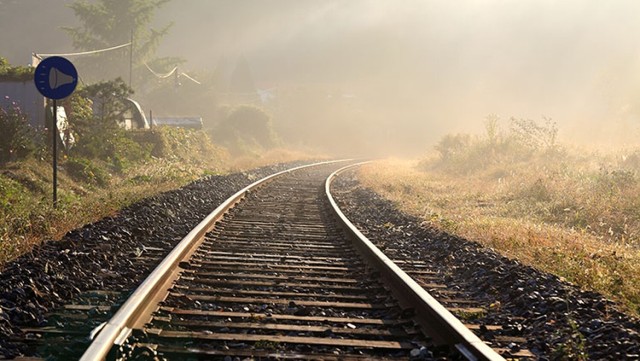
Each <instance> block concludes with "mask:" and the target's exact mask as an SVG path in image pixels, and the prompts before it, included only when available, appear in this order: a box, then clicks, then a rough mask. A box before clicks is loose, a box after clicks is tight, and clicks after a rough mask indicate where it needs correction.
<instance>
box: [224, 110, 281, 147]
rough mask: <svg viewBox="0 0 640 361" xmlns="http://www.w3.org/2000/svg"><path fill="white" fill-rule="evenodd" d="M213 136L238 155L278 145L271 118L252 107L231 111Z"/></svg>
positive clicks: (262, 111)
mask: <svg viewBox="0 0 640 361" xmlns="http://www.w3.org/2000/svg"><path fill="white" fill-rule="evenodd" d="M212 136H213V139H214V140H215V141H217V142H219V143H220V144H222V145H223V146H225V147H227V148H229V149H230V150H231V152H232V153H236V154H242V153H247V152H252V151H257V150H264V149H270V148H273V147H274V146H275V145H276V144H277V137H276V135H275V132H274V130H273V126H272V122H271V117H270V116H269V114H267V113H266V112H265V111H264V110H262V109H260V108H258V107H255V106H252V105H240V106H237V107H234V108H231V109H229V110H228V111H227V113H226V115H225V116H224V118H223V119H222V120H221V121H220V123H218V125H217V126H216V127H215V128H214V129H213V131H212Z"/></svg>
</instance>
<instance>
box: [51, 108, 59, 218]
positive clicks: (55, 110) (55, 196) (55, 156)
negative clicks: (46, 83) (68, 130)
mask: <svg viewBox="0 0 640 361" xmlns="http://www.w3.org/2000/svg"><path fill="white" fill-rule="evenodd" d="M51 129H53V131H52V134H53V138H52V139H53V208H54V209H55V208H58V101H57V100H56V99H53V126H52V127H51Z"/></svg>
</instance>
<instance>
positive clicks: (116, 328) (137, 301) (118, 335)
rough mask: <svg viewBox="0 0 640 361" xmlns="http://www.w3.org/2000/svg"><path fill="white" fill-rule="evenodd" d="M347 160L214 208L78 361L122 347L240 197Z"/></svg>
mask: <svg viewBox="0 0 640 361" xmlns="http://www.w3.org/2000/svg"><path fill="white" fill-rule="evenodd" d="M344 161H347V160H338V161H328V162H320V163H315V164H310V165H305V166H300V167H295V168H292V169H288V170H285V171H282V172H278V173H275V174H272V175H270V176H268V177H265V178H263V179H260V180H258V181H256V182H254V183H252V184H250V185H248V186H247V187H245V188H243V189H242V190H240V191H238V192H237V193H235V194H234V195H233V196H231V197H230V198H229V199H227V200H226V201H225V202H224V203H222V204H221V205H220V206H218V208H216V209H215V210H214V211H213V212H211V213H210V214H209V215H208V216H207V217H206V218H205V219H204V220H203V221H202V222H200V224H198V225H197V226H196V227H195V228H194V229H193V230H192V231H191V232H189V234H187V236H186V237H184V238H183V239H182V241H180V243H179V244H178V245H177V246H176V247H175V248H174V250H173V251H171V253H169V255H168V256H167V257H166V258H165V259H164V260H163V261H162V262H161V263H160V264H159V265H158V266H157V267H156V268H155V269H154V271H153V272H152V273H151V274H150V275H149V277H147V279H145V281H144V282H143V283H142V284H140V286H138V288H137V289H136V290H135V291H134V292H133V294H132V295H131V297H129V298H128V299H127V301H126V302H125V303H124V304H123V305H122V307H120V309H119V310H118V312H116V314H115V315H114V316H113V317H112V318H111V319H110V320H109V321H108V322H107V323H106V324H103V325H101V326H100V327H99V333H98V334H97V336H96V337H95V339H94V340H93V342H92V343H91V345H90V346H89V348H88V349H87V350H86V351H85V352H84V354H83V355H82V357H81V358H80V360H81V361H90V360H104V359H105V358H106V357H107V355H108V354H109V352H110V351H111V349H112V347H113V345H114V344H116V345H118V344H122V343H123V342H124V341H125V340H126V339H127V337H129V335H130V334H131V331H132V326H133V325H132V323H133V322H135V320H136V319H137V317H138V316H139V315H140V314H142V313H143V312H144V311H145V310H146V309H147V307H149V305H148V303H149V301H150V300H152V299H154V298H155V297H157V295H158V293H159V292H160V291H161V290H162V288H163V287H162V286H163V285H166V284H167V283H168V282H170V281H171V280H172V279H173V278H174V277H175V276H176V270H177V268H178V263H179V262H180V261H181V260H182V259H183V258H184V257H185V256H186V255H187V254H189V253H190V252H192V251H193V249H194V248H196V247H197V245H198V244H199V243H200V242H201V241H202V239H203V236H204V234H205V233H206V232H207V231H209V230H210V229H211V228H212V227H213V225H214V224H215V223H216V222H217V221H218V220H219V219H220V218H221V217H222V215H223V214H224V213H225V212H226V211H227V210H228V209H229V208H231V207H232V206H233V205H234V204H235V203H236V202H238V201H239V200H240V199H242V197H244V195H245V194H246V193H247V192H249V191H251V190H253V189H256V188H257V187H259V186H260V185H262V184H264V183H266V182H268V181H270V180H272V179H273V178H275V177H278V176H280V175H282V174H285V173H289V172H292V171H295V170H298V169H302V168H307V167H313V166H317V165H320V164H330V163H338V162H344Z"/></svg>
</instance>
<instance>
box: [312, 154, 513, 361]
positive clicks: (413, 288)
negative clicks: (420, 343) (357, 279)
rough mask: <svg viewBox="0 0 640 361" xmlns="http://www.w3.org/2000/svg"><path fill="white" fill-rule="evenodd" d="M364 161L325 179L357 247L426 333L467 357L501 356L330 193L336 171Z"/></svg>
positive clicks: (331, 197)
mask: <svg viewBox="0 0 640 361" xmlns="http://www.w3.org/2000/svg"><path fill="white" fill-rule="evenodd" d="M366 163H368V162H362V163H357V164H352V165H348V166H346V167H344V168H341V169H338V170H337V171H335V172H334V173H333V174H331V175H330V176H329V177H328V178H327V181H326V183H325V192H326V194H327V198H328V199H329V202H330V203H331V206H332V207H333V209H334V211H335V212H336V214H337V215H338V217H339V218H340V219H341V221H342V223H343V224H344V226H345V229H346V230H347V232H349V233H350V234H351V235H352V236H353V239H354V244H355V246H356V248H357V249H358V250H359V251H360V252H361V254H362V255H363V256H364V257H365V258H366V259H367V261H368V262H370V263H371V264H372V265H374V266H375V267H376V268H377V269H378V270H379V271H380V272H381V276H382V277H383V278H385V279H386V280H387V284H388V285H389V286H390V287H391V289H392V292H393V294H394V296H395V297H396V298H397V299H398V300H399V301H400V302H401V304H403V305H404V306H406V307H412V308H414V309H415V310H416V319H417V321H418V323H419V324H420V326H421V327H422V328H423V330H424V331H425V332H426V333H427V334H429V335H432V337H436V336H439V338H440V339H439V341H441V342H443V343H449V344H454V345H455V347H456V348H457V349H458V350H459V351H460V352H461V353H462V354H463V355H464V356H465V357H467V359H469V360H504V358H503V357H502V356H500V355H499V354H497V353H496V352H495V351H494V350H493V349H491V348H490V347H489V346H487V345H486V344H485V343H484V342H483V341H482V340H480V339H479V338H478V336H476V335H475V334H474V333H473V332H471V331H470V330H469V329H468V328H467V327H465V325H464V324H463V323H462V322H460V320H459V319H458V318H456V317H455V316H454V315H453V314H451V312H449V311H448V310H447V309H446V308H445V307H444V306H443V305H441V304H440V303H439V302H438V301H436V299H434V298H433V297H432V296H431V295H430V294H429V293H428V292H427V291H425V289H424V288H422V287H421V286H420V285H418V284H417V283H416V282H415V281H414V280H413V279H412V278H411V277H410V276H409V275H407V274H406V273H405V272H404V271H403V270H402V269H400V267H398V266H397V265H396V264H395V263H394V262H393V261H391V260H390V259H389V257H387V256H386V255H385V254H384V253H382V251H380V249H378V247H376V246H375V245H374V244H373V243H372V242H371V241H370V240H369V239H368V238H367V237H366V236H365V235H363V234H362V233H361V232H360V231H359V230H358V229H357V228H356V227H355V226H354V225H353V223H351V221H349V219H348V218H347V217H346V216H345V215H344V213H342V211H341V210H340V208H339V207H338V205H337V203H336V201H335V199H334V198H333V196H332V195H331V182H332V181H333V179H335V177H336V176H337V175H338V174H339V173H341V172H343V171H345V170H347V169H350V168H352V167H355V166H359V165H362V164H366Z"/></svg>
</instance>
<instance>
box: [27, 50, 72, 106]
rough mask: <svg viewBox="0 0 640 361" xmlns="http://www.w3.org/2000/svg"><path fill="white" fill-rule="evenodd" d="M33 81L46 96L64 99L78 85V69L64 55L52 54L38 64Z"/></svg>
mask: <svg viewBox="0 0 640 361" xmlns="http://www.w3.org/2000/svg"><path fill="white" fill-rule="evenodd" d="M33 81H34V83H35V84H36V88H37V89H38V91H39V92H40V94H42V95H43V96H45V97H46V98H49V99H63V98H66V97H68V96H69V95H71V93H73V91H74V90H75V89H76V85H78V71H77V70H76V67H75V66H73V64H72V63H71V62H70V61H69V60H67V59H65V58H62V57H59V56H52V57H50V58H46V59H44V60H43V61H41V62H40V64H38V66H37V67H36V70H35V74H34V77H33Z"/></svg>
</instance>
